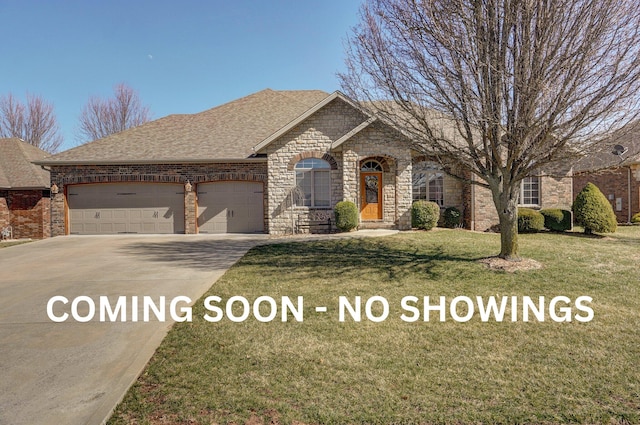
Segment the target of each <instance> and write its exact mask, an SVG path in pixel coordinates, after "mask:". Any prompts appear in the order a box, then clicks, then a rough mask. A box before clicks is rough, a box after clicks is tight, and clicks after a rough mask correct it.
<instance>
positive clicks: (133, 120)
mask: <svg viewBox="0 0 640 425" xmlns="http://www.w3.org/2000/svg"><path fill="white" fill-rule="evenodd" d="M150 119H151V114H150V112H149V108H148V107H147V106H144V105H142V102H141V100H140V97H139V96H138V92H137V91H136V90H134V89H133V88H131V87H129V86H128V85H126V84H124V83H120V84H118V85H116V86H115V87H114V88H113V97H110V98H107V99H102V98H99V97H96V96H92V97H91V98H89V101H88V102H87V104H86V105H85V106H84V108H83V109H82V112H81V114H80V126H79V131H78V134H77V138H78V140H79V141H82V142H86V141H89V140H95V139H100V138H102V137H106V136H108V135H110V134H114V133H118V132H120V131H124V130H126V129H128V128H131V127H136V126H138V125H141V124H144V123H145V122H148V121H149V120H150Z"/></svg>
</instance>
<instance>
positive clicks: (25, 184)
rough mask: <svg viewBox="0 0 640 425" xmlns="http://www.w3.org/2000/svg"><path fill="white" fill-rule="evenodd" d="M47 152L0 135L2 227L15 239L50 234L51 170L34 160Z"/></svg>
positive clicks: (0, 207)
mask: <svg viewBox="0 0 640 425" xmlns="http://www.w3.org/2000/svg"><path fill="white" fill-rule="evenodd" d="M48 155H49V154H48V153H47V152H45V151H43V150H41V149H38V148H37V147H35V146H33V145H30V144H28V143H26V142H24V141H22V140H21V139H17V138H12V139H0V230H3V229H4V230H5V231H8V230H9V229H10V230H11V232H12V236H13V238H15V239H20V238H34V239H41V238H46V237H49V236H50V231H51V224H50V210H49V196H50V191H49V172H48V171H46V170H44V169H42V167H40V166H38V165H34V164H33V163H32V161H36V160H40V159H43V158H45V157H46V156H48ZM7 234H8V233H7Z"/></svg>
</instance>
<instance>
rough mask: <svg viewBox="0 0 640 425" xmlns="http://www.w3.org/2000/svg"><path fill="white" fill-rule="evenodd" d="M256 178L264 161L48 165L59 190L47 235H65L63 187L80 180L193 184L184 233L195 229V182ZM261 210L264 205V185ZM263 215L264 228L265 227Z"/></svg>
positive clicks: (54, 196) (264, 172)
mask: <svg viewBox="0 0 640 425" xmlns="http://www.w3.org/2000/svg"><path fill="white" fill-rule="evenodd" d="M234 180H235V181H259V182H263V184H265V185H267V164H266V161H255V162H228V163H206V164H139V165H54V166H51V182H52V183H55V184H56V185H57V186H58V190H59V193H57V194H52V200H51V235H52V236H60V235H65V234H66V226H65V214H66V211H65V195H64V194H65V192H66V191H65V186H67V185H70V184H82V183H118V182H148V183H182V184H185V183H186V182H187V181H189V182H190V183H191V185H192V186H193V190H192V192H186V191H185V232H186V233H195V232H196V222H197V217H196V194H195V191H196V188H197V184H198V183H205V182H212V181H234ZM264 193H265V199H264V201H263V202H264V206H265V208H264V210H265V212H266V211H267V208H266V193H267V188H266V187H265V191H264ZM267 223H268V222H267V220H266V215H265V229H267Z"/></svg>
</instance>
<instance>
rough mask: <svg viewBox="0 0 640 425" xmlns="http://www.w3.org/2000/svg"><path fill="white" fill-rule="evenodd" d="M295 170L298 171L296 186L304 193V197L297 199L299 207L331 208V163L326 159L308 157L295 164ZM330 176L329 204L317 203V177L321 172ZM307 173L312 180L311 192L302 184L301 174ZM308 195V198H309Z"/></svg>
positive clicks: (328, 187)
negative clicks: (306, 190)
mask: <svg viewBox="0 0 640 425" xmlns="http://www.w3.org/2000/svg"><path fill="white" fill-rule="evenodd" d="M294 171H295V173H296V175H295V179H296V187H298V188H299V190H300V191H301V193H303V194H304V196H302V197H298V198H297V199H296V206H297V207H308V208H326V209H330V208H331V165H330V164H329V163H328V162H327V161H325V160H324V159H319V158H306V159H302V160H300V161H298V162H297V163H296V165H295V166H294ZM324 173H326V175H327V176H328V179H327V187H326V189H327V192H326V193H327V194H328V197H329V198H328V204H327V205H316V204H317V203H318V201H319V200H318V199H317V196H316V179H317V178H319V176H320V174H324ZM301 175H305V176H308V177H309V180H310V188H309V192H308V193H307V192H305V190H304V189H303V188H302V186H301V185H300V180H299V178H300V176H301ZM307 195H308V198H307Z"/></svg>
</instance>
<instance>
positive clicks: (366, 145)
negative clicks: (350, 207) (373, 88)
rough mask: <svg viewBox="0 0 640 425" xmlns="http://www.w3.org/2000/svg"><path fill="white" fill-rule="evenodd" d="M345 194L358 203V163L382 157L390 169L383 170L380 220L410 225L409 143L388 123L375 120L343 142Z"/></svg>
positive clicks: (409, 226)
mask: <svg viewBox="0 0 640 425" xmlns="http://www.w3.org/2000/svg"><path fill="white" fill-rule="evenodd" d="M341 147H342V152H343V157H344V165H343V166H344V178H343V191H344V198H345V199H348V200H350V201H353V202H355V203H356V205H358V206H359V205H360V163H361V162H362V161H363V160H365V159H369V158H370V159H377V158H380V157H382V158H384V159H385V160H386V162H387V164H388V166H389V171H388V172H387V171H386V170H385V172H384V173H383V188H382V198H383V213H382V221H383V222H384V223H387V224H394V225H395V226H397V228H398V229H400V230H408V229H411V202H412V194H411V190H412V176H411V170H412V160H411V149H410V145H409V143H407V142H406V141H405V140H403V138H402V136H401V135H400V134H398V133H397V132H395V131H393V130H392V129H390V128H389V127H387V126H385V125H383V124H381V123H379V122H376V123H373V124H372V125H370V126H369V127H367V128H365V129H364V130H362V131H361V132H360V133H358V134H356V135H355V136H353V137H352V138H351V139H350V140H348V141H347V142H345V143H344V144H343V145H342V146H341Z"/></svg>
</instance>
